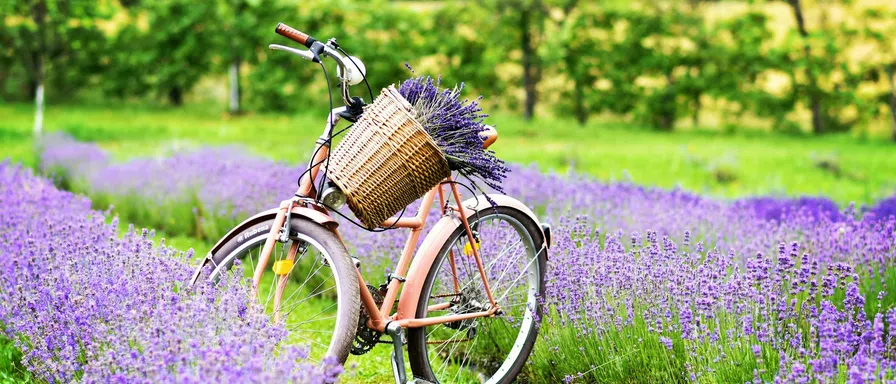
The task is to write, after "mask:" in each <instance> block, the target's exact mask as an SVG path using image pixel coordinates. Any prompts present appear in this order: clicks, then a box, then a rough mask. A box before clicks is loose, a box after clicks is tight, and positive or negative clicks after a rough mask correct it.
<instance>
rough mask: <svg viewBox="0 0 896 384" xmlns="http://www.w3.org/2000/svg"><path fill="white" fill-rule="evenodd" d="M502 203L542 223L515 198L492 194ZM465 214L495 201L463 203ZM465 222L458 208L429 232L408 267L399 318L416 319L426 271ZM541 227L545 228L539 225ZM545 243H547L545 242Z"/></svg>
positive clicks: (499, 203)
mask: <svg viewBox="0 0 896 384" xmlns="http://www.w3.org/2000/svg"><path fill="white" fill-rule="evenodd" d="M488 196H489V197H490V198H491V199H492V200H494V201H495V203H497V205H499V206H503V207H510V208H513V209H516V210H518V211H520V212H522V213H524V214H526V215H527V216H529V217H530V218H531V219H532V220H534V221H535V222H536V223H539V224H540V223H541V222H540V221H538V218H537V217H536V216H535V213H533V212H532V210H531V209H529V207H527V206H526V205H525V204H523V203H521V202H520V201H519V200H516V199H514V198H512V197H508V196H504V195H488ZM463 207H464V214H465V215H466V216H467V217H470V216H471V215H473V214H474V213H476V212H477V211H482V210H487V209H490V208H491V207H492V205H491V203H490V202H489V201H488V200H486V198H485V196H480V197H478V198H471V199H467V200H464V202H463ZM462 225H463V222H462V221H461V220H460V214H459V213H457V212H456V211H455V212H454V213H453V214H452V215H449V216H444V217H442V218H441V219H440V220H439V221H438V222H437V223H436V225H435V226H434V227H433V228H432V230H430V231H429V234H427V235H426V238H425V239H423V243H421V244H420V247H419V248H418V249H417V253H416V254H415V255H414V261H413V262H412V263H411V267H410V269H409V270H408V279H407V281H406V282H405V284H404V288H403V289H402V290H401V296H400V298H399V304H398V312H397V313H396V316H395V317H396V320H399V319H413V318H415V317H416V316H417V302H418V301H419V299H420V292H421V291H422V290H423V283H424V281H425V280H426V274H427V273H428V272H429V270H430V268H432V264H433V262H435V258H436V256H438V253H439V251H440V250H441V249H442V245H444V244H445V242H446V241H448V238H449V237H450V236H451V234H452V233H454V231H455V230H456V229H457V228H458V227H460V226H462ZM539 227H541V226H540V225H539ZM541 236H542V240H543V241H544V240H545V237H544V232H542V233H541ZM545 244H547V242H546V241H545Z"/></svg>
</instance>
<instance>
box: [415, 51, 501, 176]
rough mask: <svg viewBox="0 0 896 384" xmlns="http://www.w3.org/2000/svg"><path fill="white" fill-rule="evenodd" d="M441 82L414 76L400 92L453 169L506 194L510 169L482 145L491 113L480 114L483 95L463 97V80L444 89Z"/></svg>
mask: <svg viewBox="0 0 896 384" xmlns="http://www.w3.org/2000/svg"><path fill="white" fill-rule="evenodd" d="M408 69H410V66H408ZM411 72H413V70H411ZM441 82H442V79H441V77H440V78H438V79H433V78H431V77H429V76H418V77H413V78H411V79H408V80H406V81H404V82H403V83H401V85H400V87H399V89H398V92H399V93H401V95H402V96H404V98H405V99H407V100H408V101H409V102H410V103H411V105H413V106H414V109H416V111H417V121H419V122H420V124H421V125H423V128H424V129H425V130H426V132H427V133H429V135H430V136H432V138H433V140H434V141H435V143H436V145H437V146H438V147H439V149H440V150H441V151H442V154H443V155H444V156H445V159H447V160H448V166H449V167H450V168H451V170H453V171H458V172H460V174H462V175H464V176H467V177H475V178H479V179H481V180H482V181H483V182H485V184H486V185H488V186H489V187H492V188H494V189H495V190H497V191H498V192H502V193H503V189H502V188H501V182H502V181H503V180H504V178H505V177H506V175H507V172H508V171H509V169H508V168H507V166H506V165H505V164H504V162H503V161H501V160H500V159H498V158H497V157H495V152H494V151H489V150H487V149H485V148H483V147H482V142H483V138H482V136H480V135H479V134H480V133H481V132H483V131H485V129H486V128H485V124H483V120H484V119H485V118H486V117H487V116H488V115H486V114H482V113H480V112H482V108H480V107H479V103H478V100H480V99H481V98H482V97H481V96H480V97H479V98H477V99H476V100H468V99H463V100H461V99H460V93H461V91H463V89H464V84H463V83H461V84H460V85H458V86H455V87H454V88H452V89H443V88H441V87H440V86H441Z"/></svg>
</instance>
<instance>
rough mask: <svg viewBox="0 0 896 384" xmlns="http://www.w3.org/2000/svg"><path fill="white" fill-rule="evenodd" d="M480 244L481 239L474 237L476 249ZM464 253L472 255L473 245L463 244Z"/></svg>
mask: <svg viewBox="0 0 896 384" xmlns="http://www.w3.org/2000/svg"><path fill="white" fill-rule="evenodd" d="M481 246H482V240H479V239H476V250H477V251H478V250H479V249H480V248H481ZM464 255H467V256H473V245H472V244H470V243H467V244H465V245H464Z"/></svg>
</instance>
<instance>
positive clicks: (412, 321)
mask: <svg viewBox="0 0 896 384" xmlns="http://www.w3.org/2000/svg"><path fill="white" fill-rule="evenodd" d="M343 108H344V107H343ZM341 110H342V109H341V108H336V109H334V110H333V111H331V113H330V118H329V120H328V122H327V126H326V128H325V129H324V134H323V135H321V139H320V140H318V141H317V145H316V147H315V149H314V152H313V153H314V156H313V158H312V159H311V161H310V162H309V166H310V167H311V170H310V171H308V172H307V173H306V174H305V175H304V176H303V177H302V179H301V180H300V186H299V189H298V191H297V192H296V196H297V198H294V199H291V200H286V201H283V202H281V204H280V209H279V210H278V212H277V216H276V217H275V219H274V223H273V225H271V229H270V232H269V233H268V238H267V241H266V242H265V245H264V248H263V249H262V252H261V255H260V256H259V263H258V266H257V267H256V269H255V272H254V276H253V288H255V287H258V284H259V282H260V281H261V277H262V275H263V274H264V271H265V268H266V267H267V265H268V262H269V261H270V256H271V253H272V252H273V249H274V247H275V246H276V244H277V242H278V241H281V240H282V239H281V228H283V226H284V223H286V220H287V217H289V216H290V215H291V214H293V213H294V212H295V213H300V212H307V211H310V210H312V209H313V210H314V213H315V214H319V216H325V218H324V217H318V218H316V219H315V221H317V222H319V223H322V222H327V223H329V222H332V221H333V220H332V218H330V216H329V211H328V210H327V208H326V207H324V206H322V205H320V204H317V203H316V202H315V201H314V197H315V195H316V193H317V191H316V190H315V188H314V180H315V179H316V178H317V176H318V175H319V174H320V173H321V171H322V170H323V169H325V164H324V161H325V159H327V155H328V154H329V150H330V148H329V141H328V138H329V134H330V132H332V129H333V127H334V126H335V125H336V123H337V122H338V120H339V116H338V113H339V112H341ZM483 136H484V138H485V140H484V143H483V146H484V147H488V146H489V145H491V144H492V143H494V142H495V140H497V132H496V131H495V130H494V128H491V127H489V129H488V130H487V131H485V132H483ZM325 138H326V139H325ZM324 172H325V171H324ZM445 184H447V185H448V187H449V193H451V197H453V198H454V200H455V202H457V204H456V205H448V204H446V203H447V196H446V195H445V190H444V185H445ZM436 196H438V197H439V206H440V211H441V213H442V215H446V214H449V215H454V216H455V217H456V218H457V219H459V220H460V221H461V223H462V224H463V226H464V229H465V232H466V236H467V240H468V241H469V242H470V243H471V244H472V243H474V242H475V241H474V237H473V232H472V230H471V229H470V224H469V222H468V220H467V217H468V212H467V210H466V209H465V208H464V207H463V204H462V203H461V198H460V192H459V191H458V189H457V185H456V184H455V183H453V180H452V179H451V177H450V176H449V177H448V178H447V179H446V180H445V181H443V182H442V183H440V184H439V185H437V186H436V187H434V188H433V189H432V190H430V191H429V192H427V193H426V195H424V196H423V199H422V204H421V205H420V211H419V212H417V214H416V215H415V216H414V217H409V218H394V217H393V218H390V219H387V220H386V221H385V222H383V223H382V224H381V225H380V226H381V227H384V228H386V227H394V228H405V229H410V231H411V232H410V234H409V236H408V239H407V242H406V243H405V246H404V250H403V251H402V253H401V257H400V258H399V260H398V264H397V266H396V268H395V273H394V274H392V275H390V279H389V281H388V284H387V290H386V295H385V298H384V301H383V304H382V305H381V306H379V307H377V305H376V302H375V300H374V298H373V295H372V294H371V293H370V291H368V290H367V289H366V288H365V287H366V286H367V282H365V281H364V277H363V276H362V275H361V272H360V271H359V270H357V268H356V274H357V278H358V284H359V286H360V287H361V290H360V293H361V303H362V305H363V306H364V309H365V310H366V311H367V313H368V315H369V318H370V320H369V321H368V324H367V326H368V327H370V328H371V329H374V330H377V331H380V332H385V331H386V327H387V325H389V323H395V324H397V325H399V326H400V327H401V328H418V327H426V326H431V325H436V324H443V323H450V322H455V321H461V320H468V319H473V318H477V317H485V316H494V315H495V314H497V313H498V312H499V311H500V307H499V306H498V304H497V303H496V302H495V299H494V297H493V295H492V292H491V287H490V286H489V283H488V279H487V278H486V274H485V269H484V267H483V264H482V258H481V257H480V255H479V249H478V247H471V250H472V256H473V257H474V259H475V261H476V265H477V268H478V270H479V276H480V278H481V279H482V283H483V287H484V289H485V292H486V295H487V296H488V300H489V304H490V306H489V307H488V309H487V310H484V311H479V312H473V313H465V314H454V315H444V316H437V317H431V318H423V319H420V318H417V316H416V312H417V308H416V306H417V300H416V298H419V296H420V293H421V291H422V289H423V281H424V280H425V278H426V276H425V275H426V274H427V273H428V272H429V269H428V268H427V269H426V270H422V271H414V270H411V271H410V272H411V274H410V275H408V272H409V269H410V266H411V261H412V260H413V259H414V256H415V254H417V251H418V247H417V243H418V240H419V239H420V235H421V234H422V233H423V229H424V227H425V225H426V219H427V217H428V216H429V213H430V211H432V203H433V202H434V201H435V197H436ZM446 208H448V209H447V210H446ZM326 227H327V228H328V229H329V230H330V231H332V232H333V233H334V234H335V235H336V237H337V238H338V239H339V240H340V241H343V240H342V236H341V235H340V234H339V231H338V229H337V228H336V226H335V225H328V226H326ZM450 231H451V232H453V231H454V227H452V228H450ZM430 235H434V233H432V232H431V233H430V234H429V235H427V236H430ZM436 235H438V236H437V237H445V238H447V237H448V235H450V233H440V234H436ZM343 243H344V241H343ZM424 243H426V242H425V241H424ZM440 245H441V244H439V246H440ZM297 248H298V247H297V245H296V244H293V246H291V247H290V249H289V252H288V253H287V256H286V257H287V259H289V260H290V261H292V260H294V258H295V255H296V252H297ZM421 248H422V247H421ZM438 251H439V249H429V248H427V249H426V250H425V254H423V255H420V256H421V257H424V258H427V259H429V260H430V261H431V260H432V259H434V258H435V256H436V254H435V253H436V252H438ZM448 261H449V263H450V265H451V268H452V273H453V274H454V289H455V291H456V292H455V293H460V287H459V283H458V279H457V271H456V269H455V261H454V252H453V251H451V252H450V253H449V255H448ZM418 274H422V275H423V276H417V275H418ZM286 279H287V276H285V275H281V276H280V281H279V282H278V284H277V291H276V293H275V295H277V296H275V297H279V295H282V293H283V290H284V288H285V285H286ZM406 282H407V283H408V284H405V283H406ZM402 288H403V289H404V290H402ZM399 291H401V297H402V298H404V297H413V298H415V299H413V300H401V299H400V298H399ZM405 295H408V296H405ZM396 301H397V302H398V310H397V311H396V312H395V313H394V314H393V313H392V308H393V306H394V305H395V303H396ZM450 306H451V303H450V302H445V303H437V304H434V305H430V306H429V310H430V311H434V310H444V309H447V308H449V307H450ZM274 319H275V321H277V320H279V308H275V309H274Z"/></svg>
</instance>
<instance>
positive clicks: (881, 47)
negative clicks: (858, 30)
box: [862, 7, 896, 141]
mask: <svg viewBox="0 0 896 384" xmlns="http://www.w3.org/2000/svg"><path fill="white" fill-rule="evenodd" d="M862 14H863V16H864V21H865V23H864V30H863V32H864V33H863V35H864V36H865V37H867V38H869V39H871V41H873V42H874V44H875V48H876V49H875V55H873V57H870V58H863V59H864V60H863V62H864V63H865V64H866V65H868V66H869V69H868V70H869V76H868V77H870V78H871V80H875V81H876V80H879V79H880V78H881V77H883V78H884V82H885V83H886V85H887V86H888V89H887V91H886V92H883V93H882V94H881V95H880V96H879V100H880V102H881V103H883V104H884V105H886V107H887V108H888V109H889V110H890V117H891V118H892V123H891V127H892V128H891V129H892V131H891V138H892V140H893V141H896V45H894V43H893V39H892V36H893V35H894V33H896V22H894V21H893V20H894V18H896V12H893V11H888V10H887V9H886V8H884V7H880V8H877V7H873V8H868V9H865V10H864V12H862Z"/></svg>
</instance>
